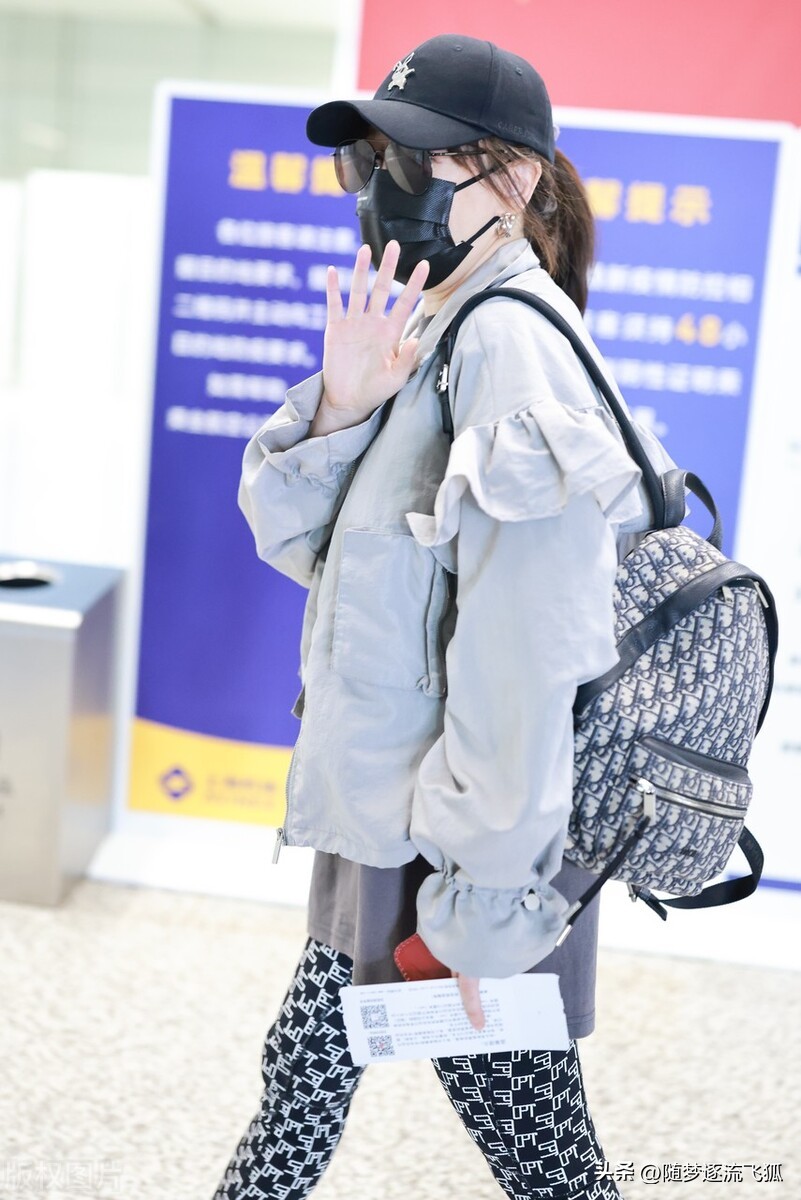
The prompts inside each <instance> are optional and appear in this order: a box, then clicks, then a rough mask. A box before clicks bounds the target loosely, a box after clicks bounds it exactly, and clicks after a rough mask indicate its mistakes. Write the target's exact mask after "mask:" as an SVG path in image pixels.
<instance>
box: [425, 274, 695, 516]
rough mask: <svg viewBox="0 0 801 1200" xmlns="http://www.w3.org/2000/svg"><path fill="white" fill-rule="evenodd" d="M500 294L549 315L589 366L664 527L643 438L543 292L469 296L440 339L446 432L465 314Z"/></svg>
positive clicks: (489, 291) (491, 291)
mask: <svg viewBox="0 0 801 1200" xmlns="http://www.w3.org/2000/svg"><path fill="white" fill-rule="evenodd" d="M497 298H505V299H509V298H511V299H513V300H520V301H522V302H523V303H524V304H527V305H528V306H529V308H534V309H536V310H537V312H538V313H540V315H541V316H543V317H545V319H546V320H547V321H550V323H551V324H552V325H554V326H555V327H556V328H557V329H558V330H559V332H560V333H562V334H564V336H565V337H566V338H567V339H568V341H569V342H570V344H571V345H572V347H573V349H574V350H575V352H576V354H577V355H578V357H579V359H580V360H581V362H582V363H583V365H584V367H585V368H586V370H587V373H588V375H589V376H590V378H591V379H592V381H593V383H594V384H595V386H596V388H597V389H598V391H599V392H600V394H601V396H602V398H603V400H604V401H605V402H606V404H607V406H608V408H609V409H610V411H611V413H612V416H613V417H614V418H615V421H616V422H617V425H618V428H619V429H620V432H621V435H622V437H623V441H624V443H625V446H626V449H627V450H628V452H629V454H630V455H631V457H632V458H633V459H634V461H635V463H636V464H637V466H638V467H639V468H640V470H641V472H642V477H643V482H644V484H645V489H646V492H647V493H648V500H649V502H650V505H651V512H652V515H653V524H654V527H655V528H657V529H664V528H665V526H666V524H668V523H669V522H670V517H669V515H668V511H667V503H666V498H665V494H664V492H663V490H662V485H661V483H660V480H659V476H658V475H657V473H656V471H655V470H654V468H653V466H652V464H651V460H650V459H649V458H648V455H647V454H646V453H645V448H644V447H643V445H642V442H641V441H640V439H639V437H638V435H637V431H636V430H635V428H634V426H633V425H632V423H631V421H630V420H629V418H628V416H627V415H626V413H625V412H624V410H623V407H622V405H621V404H620V401H619V400H618V398H617V396H616V395H615V393H614V392H613V390H612V388H611V387H610V385H609V382H608V380H607V379H606V377H605V375H604V373H603V371H602V370H601V369H600V367H599V366H598V364H597V363H596V361H595V359H594V358H593V357H592V355H591V354H590V352H589V350H588V349H587V347H586V346H585V345H584V342H583V341H582V340H581V338H580V337H579V335H578V334H577V333H576V331H575V329H574V328H573V326H572V325H571V324H570V323H569V322H568V321H566V320H565V318H564V317H563V316H562V314H561V313H558V312H557V311H556V309H555V308H554V307H553V306H552V305H551V304H548V302H547V301H546V300H543V299H541V297H539V296H535V295H532V293H531V292H524V291H523V290H522V289H520V288H505V287H504V288H486V289H485V290H484V291H483V292H476V294H475V295H474V296H471V297H470V299H469V300H466V301H465V303H464V304H463V305H462V307H461V308H460V309H459V311H458V312H457V314H456V316H455V317H454V318H453V320H452V321H451V324H450V325H449V327H448V330H447V332H446V333H445V335H444V337H443V338H442V341H441V343H440V345H443V344H444V362H443V365H442V368H441V369H440V373H439V377H438V380H437V392H438V393H439V397H440V404H441V406H442V425H443V429H444V431H445V433H447V435H448V436H449V437H450V438H451V440H452V439H453V433H454V428H453V414H452V412H451V407H450V401H449V398H448V375H449V370H450V362H451V359H452V357H453V348H454V345H455V343H456V336H457V334H458V332H459V329H460V328H461V326H462V323H463V322H464V320H465V318H466V317H467V316H469V314H470V313H471V312H472V311H473V309H474V308H476V307H477V306H478V305H479V304H483V303H484V302H485V301H486V300H494V299H497ZM673 523H675V522H673Z"/></svg>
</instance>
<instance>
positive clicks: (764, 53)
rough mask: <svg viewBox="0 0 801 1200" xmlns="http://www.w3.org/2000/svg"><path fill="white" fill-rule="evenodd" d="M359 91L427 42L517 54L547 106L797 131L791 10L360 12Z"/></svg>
mask: <svg viewBox="0 0 801 1200" xmlns="http://www.w3.org/2000/svg"><path fill="white" fill-rule="evenodd" d="M363 4H364V10H363V19H362V40H361V48H360V55H359V74H358V86H359V88H363V89H364V90H366V91H374V90H375V89H376V88H377V87H378V85H379V83H380V82H381V80H382V79H383V78H384V77H385V76H386V75H388V74H389V72H390V70H391V69H392V66H393V65H394V63H395V62H397V60H398V59H400V58H403V56H404V55H405V54H408V52H409V50H411V49H413V48H414V46H416V45H418V44H419V43H420V42H422V41H425V39H426V38H429V37H433V36H434V35H435V34H439V33H463V34H466V35H469V36H472V37H481V38H487V39H489V40H490V41H493V42H496V43H497V44H498V45H499V46H503V47H505V48H506V49H508V50H514V51H516V52H517V53H518V54H522V55H523V56H524V57H525V58H527V59H529V61H530V62H532V63H533V64H534V66H535V67H536V68H537V70H538V71H539V72H540V74H541V75H542V77H543V78H544V80H545V83H546V85H547V87H548V90H549V92H550V94H551V99H552V100H553V102H554V104H557V105H569V106H572V107H580V108H611V109H622V110H624V111H628V112H631V111H636V112H662V113H690V114H695V115H698V116H722V117H750V118H754V119H760V120H784V121H792V122H794V123H795V124H797V125H801V72H799V66H798V55H799V47H801V5H799V4H787V3H784V2H783V0H761V2H760V0H674V2H673V3H672V4H671V5H669V6H667V7H665V6H664V5H648V4H643V3H642V0H614V2H613V3H606V4H602V3H599V2H598V0H573V2H572V3H571V4H569V5H560V4H553V3H543V2H542V0H494V2H493V3H491V4H487V3H483V2H482V3H476V2H475V0H473V2H472V3H471V2H470V0H467V2H466V0H437V3H436V4H432V3H431V0H404V3H403V4H397V5H395V4H387V2H386V0H363Z"/></svg>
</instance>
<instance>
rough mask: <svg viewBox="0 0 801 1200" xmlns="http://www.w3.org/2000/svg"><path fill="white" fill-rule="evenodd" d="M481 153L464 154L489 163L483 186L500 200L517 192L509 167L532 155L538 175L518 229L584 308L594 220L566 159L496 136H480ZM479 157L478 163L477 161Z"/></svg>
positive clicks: (471, 163) (470, 162)
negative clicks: (538, 167) (481, 155)
mask: <svg viewBox="0 0 801 1200" xmlns="http://www.w3.org/2000/svg"><path fill="white" fill-rule="evenodd" d="M479 146H480V147H481V148H482V149H483V150H484V152H485V154H484V158H483V159H478V158H464V159H462V160H460V161H462V162H464V164H465V165H466V166H468V167H469V169H470V170H471V171H474V172H477V171H479V170H482V169H483V170H488V169H489V168H491V167H492V168H494V171H493V173H492V174H491V175H488V176H487V179H486V183H487V186H488V187H490V188H491V189H492V191H493V192H495V194H496V196H499V197H500V198H501V199H502V200H506V201H508V200H509V198H510V196H514V195H517V196H518V197H519V198H520V200H521V201H522V200H523V197H522V196H520V191H519V188H518V186H517V184H516V182H515V180H514V178H513V176H512V174H511V172H510V170H509V168H510V166H512V165H513V164H514V163H515V162H519V161H520V160H521V159H529V160H531V159H533V160H535V161H536V162H538V163H539V164H540V165H541V167H542V175H541V176H540V179H539V182H538V184H537V186H536V188H535V189H534V194H533V196H532V197H531V200H530V201H529V202H528V204H527V205H526V207H525V209H524V210H523V235H524V236H525V237H526V238H527V239H528V241H529V242H530V243H531V246H532V247H533V249H534V251H535V253H536V254H537V256H538V258H539V260H540V262H541V263H542V265H543V267H544V268H545V270H546V271H547V272H548V274H549V275H550V276H551V278H552V279H553V280H555V282H556V283H558V284H559V287H560V288H562V290H563V291H565V292H567V294H568V296H569V297H570V299H571V300H572V301H573V303H574V304H575V305H576V307H577V308H578V310H579V312H581V313H583V312H584V310H585V308H586V307H587V290H588V278H589V272H590V267H591V266H592V263H593V258H594V254H595V220H594V218H593V215H592V209H591V208H590V201H589V197H588V196H587V192H586V190H585V188H584V185H583V183H582V182H581V179H580V178H579V174H578V171H577V170H576V168H575V167H574V166H573V164H572V162H571V161H570V159H569V158H568V157H567V156H566V155H565V154H563V153H562V152H561V150H557V151H556V155H555V162H553V163H550V162H549V161H548V159H547V158H544V157H543V156H542V155H541V154H538V153H537V152H536V151H535V150H531V149H530V148H529V147H528V146H516V145H512V144H510V143H509V142H505V141H503V140H502V139H501V138H497V137H487V138H482V139H481V141H480V142H479ZM482 162H483V164H484V165H483V168H482V167H481V166H479V165H478V164H480V163H482Z"/></svg>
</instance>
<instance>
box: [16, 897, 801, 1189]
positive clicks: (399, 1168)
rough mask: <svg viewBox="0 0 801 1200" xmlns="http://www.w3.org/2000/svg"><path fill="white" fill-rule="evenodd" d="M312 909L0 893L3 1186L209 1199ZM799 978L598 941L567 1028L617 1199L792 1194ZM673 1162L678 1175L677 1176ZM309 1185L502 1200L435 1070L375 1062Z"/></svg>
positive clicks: (800, 1040)
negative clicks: (714, 1167) (630, 1171)
mask: <svg viewBox="0 0 801 1200" xmlns="http://www.w3.org/2000/svg"><path fill="white" fill-rule="evenodd" d="M303 940H304V913H303V912H302V911H301V910H299V909H296V908H283V907H277V906H267V905H262V904H255V903H247V902H242V901H233V900H219V899H210V898H207V897H198V896H187V895H182V894H176V893H172V892H166V891H157V890H148V889H136V888H126V887H118V886H113V885H109V884H101V883H90V882H85V883H82V884H80V885H79V886H78V887H77V888H76V889H75V890H74V891H73V892H72V894H71V895H70V896H69V898H68V899H67V900H66V901H65V902H64V904H63V905H62V906H61V907H60V908H58V909H55V910H49V909H41V908H35V907H29V906H25V905H16V904H9V903H5V904H0V993H1V994H2V997H3V1010H4V1019H3V1021H2V1026H0V1064H2V1067H1V1070H2V1076H1V1077H2V1091H0V1131H1V1132H0V1200H21V1198H23V1197H24V1198H25V1200H27V1198H29V1197H30V1198H31V1200H33V1198H34V1197H41V1196H47V1197H49V1198H50V1200H72V1198H73V1197H75V1196H79V1195H83V1196H87V1195H89V1196H94V1197H98V1198H102V1200H119V1198H121V1197H122V1198H124V1200H210V1197H211V1195H212V1193H213V1191H214V1188H215V1186H216V1184H217V1181H218V1178H219V1176H220V1174H221V1172H222V1170H223V1168H224V1166H225V1163H226V1161H227V1158H228V1155H229V1153H230V1152H231V1151H232V1150H233V1148H234V1146H235V1144H236V1142H237V1140H238V1138H239V1136H240V1134H241V1133H242V1131H243V1129H244V1128H245V1126H246V1125H247V1122H248V1120H249V1119H250V1117H251V1115H252V1113H253V1111H255V1109H256V1107H257V1104H258V1098H259V1088H260V1069H259V1068H260V1062H259V1060H260V1051H261V1043H262V1039H263V1036H264V1033H265V1031H266V1029H267V1027H268V1026H269V1024H270V1022H271V1021H272V1019H273V1017H274V1015H275V1010H276V1008H277V1006H278V1004H279V1003H280V1001H281V999H282V997H283V994H284V992H285V990H286V986H287V984H288V982H289V978H290V976H291V973H292V970H293V967H294V965H295V962H296V960H297V957H298V954H299V952H300V950H301V947H302V944H303ZM800 1027H801V975H799V974H795V973H790V972H783V971H769V970H756V969H752V968H744V967H734V966H721V965H713V964H709V963H705V962H698V961H690V960H684V959H676V958H672V959H666V958H656V957H646V956H635V955H629V954H622V953H616V952H606V953H604V954H603V955H602V959H601V963H600V984H599V1020H598V1028H597V1030H596V1033H595V1034H594V1035H593V1037H591V1038H589V1039H587V1040H585V1041H583V1042H582V1043H581V1045H582V1048H583V1055H582V1056H583V1061H584V1068H585V1076H586V1081H587V1089H588V1092H589V1096H590V1102H591V1105H592V1108H593V1112H594V1116H595V1120H596V1125H597V1127H598V1130H599V1133H600V1136H601V1139H602V1141H603V1143H604V1148H605V1152H606V1155H607V1159H608V1160H609V1162H610V1163H611V1164H612V1165H615V1166H617V1165H618V1164H622V1163H625V1162H632V1163H633V1164H634V1167H635V1172H636V1178H635V1181H634V1182H633V1183H627V1184H624V1185H622V1190H623V1192H624V1194H625V1196H626V1200H647V1198H648V1197H655V1196H656V1197H665V1198H666V1200H667V1198H674V1197H675V1198H676V1200H707V1197H714V1196H720V1195H723V1196H725V1197H729V1196H730V1197H731V1198H732V1200H770V1198H771V1197H779V1196H781V1197H782V1198H783V1200H797V1198H798V1197H801V1169H800V1168H801V1161H800V1160H801V1154H799V1149H798V1147H799V1131H798V1118H799V1099H801V1036H799V1028H800ZM775 1163H781V1164H782V1168H781V1173H782V1178H783V1183H771V1182H762V1183H758V1182H755V1181H754V1172H753V1171H752V1169H751V1167H750V1166H747V1167H746V1168H745V1169H744V1171H743V1182H736V1181H735V1179H734V1178H732V1177H731V1173H729V1174H730V1178H729V1181H728V1183H726V1182H721V1183H719V1184H718V1186H717V1187H715V1186H714V1184H713V1183H712V1182H711V1181H710V1180H708V1181H704V1180H703V1178H701V1179H698V1180H696V1181H695V1182H690V1181H688V1180H687V1179H686V1178H685V1179H684V1180H677V1181H664V1180H663V1181H661V1182H659V1183H657V1184H648V1183H646V1182H644V1181H643V1180H642V1179H641V1178H640V1173H641V1171H642V1168H643V1167H646V1169H647V1164H657V1165H661V1164H701V1165H702V1167H703V1165H704V1164H720V1167H721V1171H720V1174H721V1177H723V1176H724V1175H725V1173H726V1172H725V1168H726V1167H730V1168H731V1167H734V1166H736V1165H738V1164H763V1165H768V1164H775ZM685 1173H686V1172H685ZM314 1194H315V1198H318V1197H319V1200H368V1198H369V1200H373V1198H375V1197H386V1198H387V1200H394V1198H396V1197H397V1198H398V1200H400V1198H401V1197H402V1198H403V1200H412V1198H413V1200H428V1198H431V1200H433V1198H434V1197H452V1196H457V1197H459V1198H460V1200H498V1198H499V1197H502V1195H503V1193H502V1192H501V1191H500V1189H499V1188H498V1187H497V1185H496V1184H495V1183H494V1181H493V1180H492V1177H491V1176H490V1175H489V1172H488V1170H487V1168H486V1166H485V1164H484V1160H483V1158H482V1157H481V1155H480V1153H479V1152H478V1151H477V1150H476V1149H475V1147H474V1146H473V1144H472V1142H470V1140H469V1138H468V1137H467V1135H466V1134H465V1133H464V1131H463V1129H462V1127H461V1125H460V1123H459V1121H458V1118H457V1117H456V1116H455V1114H454V1113H453V1112H452V1110H451V1108H450V1106H449V1104H448V1101H447V1099H446V1098H445V1096H444V1094H443V1093H442V1092H441V1090H440V1088H439V1085H438V1084H437V1082H436V1078H435V1076H434V1073H433V1071H432V1069H431V1067H430V1065H429V1064H428V1063H403V1064H387V1065H386V1066H384V1067H379V1066H374V1067H371V1068H370V1070H369V1071H368V1072H367V1073H366V1074H365V1077H364V1081H363V1083H362V1084H361V1086H360V1089H359V1091H358V1093H357V1095H356V1098H355V1100H354V1103H353V1107H352V1110H351V1116H350V1119H349V1124H348V1128H347V1130H346V1132H345V1135H344V1137H343V1140H342V1142H341V1144H340V1147H339V1149H338V1151H337V1154H336V1156H335V1158H334V1160H333V1162H332V1165H331V1168H330V1170H329V1171H328V1173H327V1175H326V1176H325V1178H324V1179H323V1181H322V1182H321V1184H320V1186H319V1187H318V1189H317V1191H316V1192H315V1193H314Z"/></svg>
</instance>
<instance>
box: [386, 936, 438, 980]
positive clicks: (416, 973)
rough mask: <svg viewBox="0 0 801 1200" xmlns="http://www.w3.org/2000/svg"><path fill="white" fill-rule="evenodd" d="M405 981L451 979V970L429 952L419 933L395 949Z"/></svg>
mask: <svg viewBox="0 0 801 1200" xmlns="http://www.w3.org/2000/svg"><path fill="white" fill-rule="evenodd" d="M393 958H394V959H395V963H396V965H397V968H398V970H399V971H400V973H401V975H402V976H403V978H404V979H407V980H409V981H410V982H411V980H413V979H450V977H451V969H450V967H446V966H445V964H444V963H441V962H440V961H439V959H438V958H434V955H433V954H432V953H431V951H430V950H429V948H428V946H427V945H426V944H425V942H424V941H423V939H422V938H421V937H420V934H419V933H413V934H412V936H411V937H408V938H407V939H406V941H405V942H401V943H400V944H399V945H397V946H396V947H395V953H394V954H393Z"/></svg>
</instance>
